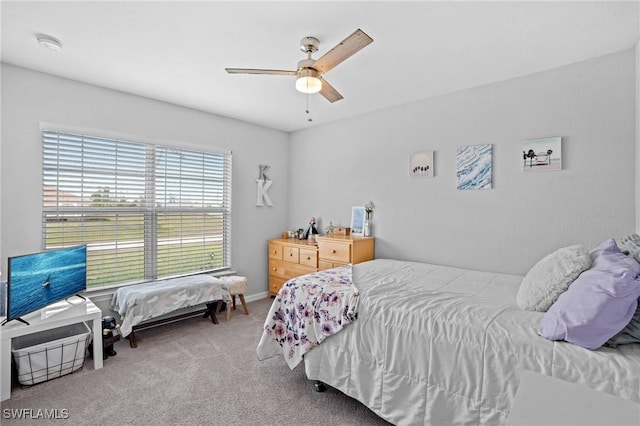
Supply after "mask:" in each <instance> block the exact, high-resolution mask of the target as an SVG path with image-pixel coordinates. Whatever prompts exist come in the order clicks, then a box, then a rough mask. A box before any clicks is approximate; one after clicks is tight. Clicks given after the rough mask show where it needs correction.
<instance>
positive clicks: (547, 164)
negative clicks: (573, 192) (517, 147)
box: [522, 136, 562, 173]
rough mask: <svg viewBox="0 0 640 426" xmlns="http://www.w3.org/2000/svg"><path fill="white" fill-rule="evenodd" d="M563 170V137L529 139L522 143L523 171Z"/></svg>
mask: <svg viewBox="0 0 640 426" xmlns="http://www.w3.org/2000/svg"><path fill="white" fill-rule="evenodd" d="M557 170H562V138H561V137H559V136H556V137H552V138H542V139H529V140H526V141H524V143H523V144H522V171H523V172H525V173H531V172H548V171H557Z"/></svg>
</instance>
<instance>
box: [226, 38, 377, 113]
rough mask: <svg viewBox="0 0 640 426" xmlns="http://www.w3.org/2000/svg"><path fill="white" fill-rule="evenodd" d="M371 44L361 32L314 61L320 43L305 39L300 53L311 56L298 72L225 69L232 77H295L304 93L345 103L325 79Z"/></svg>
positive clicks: (302, 41)
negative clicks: (238, 75) (316, 94)
mask: <svg viewBox="0 0 640 426" xmlns="http://www.w3.org/2000/svg"><path fill="white" fill-rule="evenodd" d="M371 42H373V39H372V38H371V37H369V36H368V35H367V34H365V32H364V31H362V30H361V29H357V30H355V31H354V32H353V33H352V34H351V35H349V36H348V37H347V38H345V39H344V40H342V41H341V42H340V43H338V44H337V45H336V46H334V47H333V48H332V49H331V50H329V51H328V52H327V53H325V54H324V55H323V56H321V57H320V58H319V59H313V58H311V54H313V53H314V52H317V51H318V46H319V45H320V41H319V40H318V39H317V38H315V37H304V38H303V39H302V40H300V50H302V51H303V52H304V53H306V54H307V58H306V59H302V60H301V61H299V62H298V68H297V69H296V70H295V71H289V70H267V69H254V68H225V70H227V72H228V73H229V74H271V75H294V76H296V89H298V90H299V91H300V92H303V93H318V92H319V93H320V94H321V95H322V96H324V97H325V98H326V99H327V100H328V101H329V102H336V101H339V100H340V99H342V95H341V94H340V93H338V91H337V90H336V89H334V88H333V87H332V86H331V85H330V84H329V83H328V82H327V80H325V79H324V77H323V75H324V74H326V73H328V72H329V71H331V70H332V69H333V68H334V67H335V66H336V65H338V64H340V63H341V62H343V61H344V60H345V59H347V58H349V57H350V56H352V55H353V54H355V53H356V52H358V51H360V50H361V49H363V48H364V47H366V46H367V45H368V44H369V43H371Z"/></svg>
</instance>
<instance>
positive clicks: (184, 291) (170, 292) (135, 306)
mask: <svg viewBox="0 0 640 426" xmlns="http://www.w3.org/2000/svg"><path fill="white" fill-rule="evenodd" d="M214 300H222V301H224V302H226V303H230V302H231V296H230V295H229V291H228V290H226V289H225V288H224V287H223V281H222V280H220V279H218V278H214V277H212V276H210V275H192V276H188V277H180V278H171V279H168V280H161V281H154V282H149V283H144V284H136V285H131V286H126V287H121V288H119V289H118V290H116V292H115V293H113V297H112V298H111V308H112V309H113V310H114V311H116V312H118V314H120V316H121V317H122V324H121V325H120V333H121V335H122V336H123V337H126V336H128V335H129V334H130V333H131V331H132V329H133V326H134V325H137V324H140V323H141V322H143V321H146V320H148V319H152V318H157V317H159V316H161V315H164V314H168V313H171V312H173V311H176V310H178V309H182V308H188V307H191V306H196V305H199V304H202V303H206V302H211V301H214Z"/></svg>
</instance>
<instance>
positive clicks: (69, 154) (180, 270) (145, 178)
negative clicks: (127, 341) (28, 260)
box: [42, 130, 231, 288]
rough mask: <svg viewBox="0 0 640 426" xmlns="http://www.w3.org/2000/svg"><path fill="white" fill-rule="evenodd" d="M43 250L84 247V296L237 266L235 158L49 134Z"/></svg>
mask: <svg viewBox="0 0 640 426" xmlns="http://www.w3.org/2000/svg"><path fill="white" fill-rule="evenodd" d="M42 140H43V191H42V193H43V209H42V211H43V215H42V216H43V217H42V225H43V226H42V229H43V246H44V248H45V249H53V248H59V247H66V246H73V245H78V244H86V245H87V286H88V287H89V288H91V287H93V288H95V287H100V286H107V285H112V284H122V283H132V282H140V281H149V280H153V279H157V278H166V277H171V276H178V275H187V274H191V273H196V272H202V271H215V270H221V269H226V268H229V267H230V264H231V246H230V242H231V154H230V153H207V152H198V151H193V150H187V149H181V148H172V147H165V146H159V145H153V144H148V143H139V142H132V141H125V140H119V139H112V138H102V137H94V136H87V135H80V134H71V133H62V132H57V131H50V130H44V131H43V132H42Z"/></svg>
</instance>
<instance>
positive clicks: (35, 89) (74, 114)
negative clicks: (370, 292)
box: [0, 64, 289, 296]
mask: <svg viewBox="0 0 640 426" xmlns="http://www.w3.org/2000/svg"><path fill="white" fill-rule="evenodd" d="M41 123H53V124H56V125H60V126H65V127H66V128H69V129H77V130H87V129H89V130H90V131H93V132H97V134H105V135H107V136H110V135H114V136H118V135H119V136H125V137H133V138H135V139H136V140H142V141H150V142H159V143H163V144H168V145H177V144H181V145H186V146H191V147H194V148H198V149H203V150H206V149H208V148H212V149H215V148H218V149H231V150H232V151H233V194H232V197H233V200H232V202H233V216H232V227H233V241H232V261H233V266H234V267H235V268H237V270H238V272H239V273H241V274H242V275H246V276H247V277H248V279H249V285H250V289H249V293H248V294H250V295H252V294H253V295H258V296H259V295H263V296H266V292H267V281H266V271H267V261H266V253H267V249H266V243H265V240H266V239H267V238H271V237H273V236H274V235H275V234H278V235H279V232H280V230H283V229H286V226H287V214H288V207H289V201H288V193H289V188H288V182H289V169H288V163H289V162H288V135H287V134H286V133H284V132H280V131H276V130H273V129H268V128H264V127H260V126H256V125H252V124H248V123H245V122H240V121H237V120H232V119H229V118H225V117H220V116H216V115H212V114H207V113H203V112H199V111H196V110H192V109H188V108H183V107H179V106H176V105H171V104H168V103H164V102H159V101H155V100H151V99H147V98H142V97H139V96H134V95H130V94H127V93H122V92H117V91H113V90H109V89H104V88H100V87H96V86H92V85H88V84H83V83H78V82H76V81H72V80H67V79H62V78H58V77H54V76H51V75H48V74H43V73H39V72H34V71H31V70H27V69H25V68H20V67H15V66H11V65H7V64H2V145H1V149H0V151H1V152H2V156H1V161H2V163H1V169H0V170H1V171H0V179H1V180H0V181H1V183H2V186H1V187H0V194H1V195H2V198H1V200H0V215H1V216H0V217H2V222H1V223H0V235H2V240H1V242H0V253H2V271H3V272H4V271H6V259H7V257H8V256H13V255H18V254H24V253H30V252H34V251H38V250H40V249H41V234H42V231H41V229H42V226H41V217H42V216H41V214H42V173H41V164H42V148H41V138H40V124H41ZM259 164H269V165H271V172H270V177H271V178H272V180H273V181H274V183H273V185H272V186H271V188H270V189H269V195H270V197H271V199H272V201H273V203H274V206H273V207H257V206H256V205H255V204H256V179H257V178H258V165H259ZM275 230H277V231H275ZM3 275H4V274H3Z"/></svg>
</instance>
